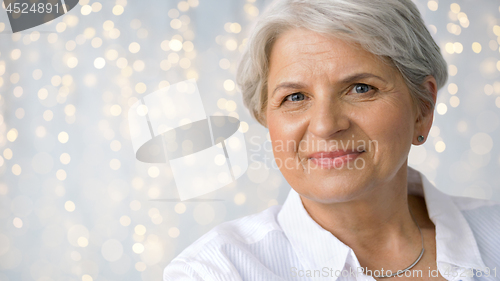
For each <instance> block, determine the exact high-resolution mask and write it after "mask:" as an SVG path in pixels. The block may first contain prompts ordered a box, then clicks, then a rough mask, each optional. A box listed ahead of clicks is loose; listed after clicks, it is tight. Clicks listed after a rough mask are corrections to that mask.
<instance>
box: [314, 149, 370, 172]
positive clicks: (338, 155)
mask: <svg viewBox="0 0 500 281" xmlns="http://www.w3.org/2000/svg"><path fill="white" fill-rule="evenodd" d="M363 152H366V151H365V150H362V151H359V152H358V151H348V152H346V151H342V152H339V151H336V152H325V153H315V154H313V155H311V156H313V157H309V158H308V160H309V161H311V162H312V163H314V164H315V165H316V166H317V167H320V168H327V169H331V168H336V169H338V168H342V167H344V165H345V164H348V163H350V162H352V161H355V160H356V159H357V158H358V157H359V156H360V155H361V154H362V153H363ZM348 165H349V164H348Z"/></svg>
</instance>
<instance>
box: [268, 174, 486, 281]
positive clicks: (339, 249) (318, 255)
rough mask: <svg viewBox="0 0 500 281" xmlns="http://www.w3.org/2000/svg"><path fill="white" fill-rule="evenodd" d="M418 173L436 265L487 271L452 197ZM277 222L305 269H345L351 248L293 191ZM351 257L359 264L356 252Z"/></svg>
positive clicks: (469, 229)
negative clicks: (432, 227)
mask: <svg viewBox="0 0 500 281" xmlns="http://www.w3.org/2000/svg"><path fill="white" fill-rule="evenodd" d="M419 174H420V177H421V180H422V187H423V194H424V198H425V201H426V204H427V211H428V213H429V217H430V219H431V221H432V222H433V223H434V225H435V226H436V257H437V258H436V262H437V264H438V265H439V264H440V263H447V264H450V265H456V266H460V267H464V268H474V269H483V268H485V267H486V266H485V264H484V262H483V260H482V259H481V255H480V253H479V249H478V246H477V243H476V239H475V238H474V235H473V233H472V230H471V228H470V226H469V224H468V223H467V221H466V220H465V218H464V216H463V215H462V213H461V211H460V210H459V209H458V207H457V206H456V205H455V203H454V202H453V201H452V199H451V197H450V196H449V195H446V194H444V193H442V192H441V191H439V190H438V189H437V188H436V187H435V186H434V185H433V184H432V183H431V182H430V181H429V180H428V179H427V178H426V177H425V176H424V175H422V174H421V173H420V172H419ZM277 219H278V223H279V224H280V226H281V228H282V229H283V231H284V233H285V235H286V236H287V238H288V239H289V241H290V244H291V245H292V247H293V249H294V251H295V252H296V253H297V256H298V258H299V260H300V261H301V263H302V265H303V266H304V267H305V269H306V270H315V269H316V270H321V269H322V268H324V267H328V268H330V269H333V270H334V271H335V270H339V271H340V270H342V269H344V266H345V264H346V261H347V258H348V255H349V253H351V252H352V250H351V248H350V247H349V246H347V245H345V244H344V243H343V242H342V241H340V240H339V239H337V238H336V237H335V236H334V235H332V234H331V233H330V232H329V231H327V230H325V229H324V228H322V227H321V226H320V225H319V224H317V223H316V222H315V221H314V220H313V219H312V218H311V217H310V216H309V214H308V213H307V211H306V210H305V208H304V206H303V205H302V201H301V199H300V196H299V194H298V193H297V192H296V191H295V190H294V189H291V190H290V192H289V194H288V197H287V199H286V201H285V203H284V204H283V207H282V208H281V211H280V212H279V214H278V217H277ZM351 254H352V257H354V259H355V260H356V263H357V264H359V263H358V261H357V259H356V258H355V254H354V252H352V253H351ZM335 279H337V278H335V277H333V280H335Z"/></svg>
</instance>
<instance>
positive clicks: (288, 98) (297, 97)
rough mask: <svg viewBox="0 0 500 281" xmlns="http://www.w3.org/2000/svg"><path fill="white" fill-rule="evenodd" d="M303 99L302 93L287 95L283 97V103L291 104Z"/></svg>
mask: <svg viewBox="0 0 500 281" xmlns="http://www.w3.org/2000/svg"><path fill="white" fill-rule="evenodd" d="M304 98H305V96H304V94H302V93H293V94H291V95H288V96H286V97H285V101H291V102H294V101H301V100H303V99H304Z"/></svg>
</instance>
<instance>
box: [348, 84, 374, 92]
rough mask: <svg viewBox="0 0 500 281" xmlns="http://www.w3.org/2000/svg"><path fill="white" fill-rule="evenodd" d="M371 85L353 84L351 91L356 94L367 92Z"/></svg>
mask: <svg viewBox="0 0 500 281" xmlns="http://www.w3.org/2000/svg"><path fill="white" fill-rule="evenodd" d="M372 89H373V87H372V86H370V85H366V84H356V85H354V88H353V91H354V92H355V93H356V94H364V93H367V92H369V91H370V90H372Z"/></svg>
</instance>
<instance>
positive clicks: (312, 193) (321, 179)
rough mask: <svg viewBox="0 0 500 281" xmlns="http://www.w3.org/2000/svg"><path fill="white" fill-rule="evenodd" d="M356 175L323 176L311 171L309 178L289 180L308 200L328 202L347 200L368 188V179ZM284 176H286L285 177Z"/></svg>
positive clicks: (352, 198)
mask: <svg viewBox="0 0 500 281" xmlns="http://www.w3.org/2000/svg"><path fill="white" fill-rule="evenodd" d="M359 172H360V171H358V175H354V174H353V175H352V176H348V175H335V176H325V175H324V174H322V175H318V174H315V173H311V175H310V176H309V177H308V178H309V180H306V181H304V180H303V179H301V180H298V179H297V180H294V181H291V182H290V181H289V183H290V185H291V186H292V188H293V189H294V190H295V191H297V193H299V194H300V195H301V196H304V197H306V198H307V199H309V200H312V201H315V202H318V203H323V204H329V203H341V202H348V201H351V200H354V199H355V198H357V197H358V196H359V195H360V194H362V193H363V192H365V191H366V190H367V189H368V188H369V181H366V180H364V177H360V175H359ZM285 178H286V177H285Z"/></svg>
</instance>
